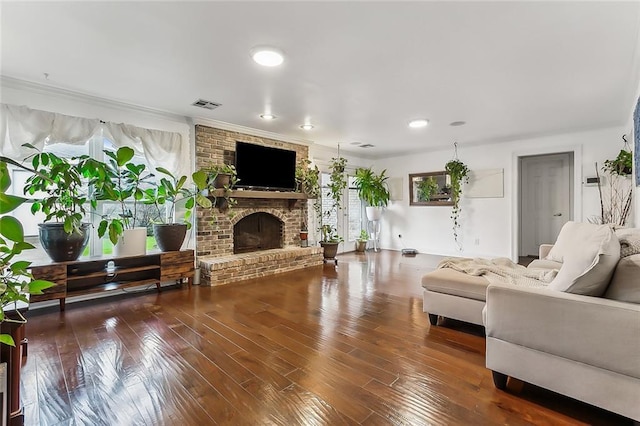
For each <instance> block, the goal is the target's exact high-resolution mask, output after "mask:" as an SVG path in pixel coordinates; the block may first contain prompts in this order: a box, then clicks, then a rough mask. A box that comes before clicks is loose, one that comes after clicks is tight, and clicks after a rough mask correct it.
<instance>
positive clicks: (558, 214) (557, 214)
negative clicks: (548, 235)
mask: <svg viewBox="0 0 640 426" xmlns="http://www.w3.org/2000/svg"><path fill="white" fill-rule="evenodd" d="M554 216H562V213H556V214H554Z"/></svg>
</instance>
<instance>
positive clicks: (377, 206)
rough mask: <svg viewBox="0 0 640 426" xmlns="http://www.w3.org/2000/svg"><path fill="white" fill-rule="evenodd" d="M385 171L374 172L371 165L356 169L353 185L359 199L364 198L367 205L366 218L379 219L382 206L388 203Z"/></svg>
mask: <svg viewBox="0 0 640 426" xmlns="http://www.w3.org/2000/svg"><path fill="white" fill-rule="evenodd" d="M386 172H387V171H386V170H383V171H382V172H381V173H380V174H376V173H375V172H374V171H373V170H371V167H369V168H358V169H356V175H355V179H354V185H355V187H356V189H357V191H358V196H359V197H360V199H362V200H364V201H365V202H366V203H367V204H368V206H367V209H366V211H367V218H368V219H369V220H380V217H381V216H382V208H383V207H386V206H387V205H388V204H389V189H388V188H387V179H389V177H388V176H385V173H386Z"/></svg>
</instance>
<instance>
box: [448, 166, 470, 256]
mask: <svg viewBox="0 0 640 426" xmlns="http://www.w3.org/2000/svg"><path fill="white" fill-rule="evenodd" d="M444 169H445V171H446V172H447V174H448V175H449V176H450V177H451V200H452V201H453V209H452V210H451V219H452V220H453V239H454V240H455V242H456V244H457V245H458V248H459V249H460V250H462V245H461V244H460V242H459V241H458V229H459V228H460V211H461V208H460V197H461V196H462V184H463V183H468V182H469V168H468V167H467V166H466V165H465V164H464V163H463V162H462V161H460V160H458V159H457V158H456V159H454V160H451V161H449V162H448V163H447V164H446V165H445V166H444Z"/></svg>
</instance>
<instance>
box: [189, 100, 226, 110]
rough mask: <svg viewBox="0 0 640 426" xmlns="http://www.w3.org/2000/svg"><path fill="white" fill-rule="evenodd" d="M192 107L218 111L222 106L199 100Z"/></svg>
mask: <svg viewBox="0 0 640 426" xmlns="http://www.w3.org/2000/svg"><path fill="white" fill-rule="evenodd" d="M191 105H193V106H197V107H200V108H205V109H216V108H218V107H219V106H221V105H222V104H217V103H215V102H211V101H205V100H204V99H198V100H197V101H195V102H194V103H192V104H191Z"/></svg>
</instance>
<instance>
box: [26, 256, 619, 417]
mask: <svg viewBox="0 0 640 426" xmlns="http://www.w3.org/2000/svg"><path fill="white" fill-rule="evenodd" d="M437 261H438V259H437V258H435V257H430V256H425V255H418V256H417V257H415V258H403V257H401V256H400V255H399V253H397V252H389V251H383V252H380V253H366V254H360V255H356V254H347V255H343V256H341V257H340V262H339V266H338V267H337V268H335V267H334V266H333V265H325V266H323V267H317V268H313V269H309V270H304V271H298V272H292V273H287V274H283V275H278V276H272V277H268V278H264V279H257V280H251V281H245V282H243V283H240V284H230V285H227V286H224V287H214V288H211V287H193V288H191V289H187V288H186V287H185V288H183V289H179V288H176V289H167V290H164V291H163V292H162V293H160V294H157V293H155V292H149V293H145V294H137V295H132V294H129V295H126V297H118V298H112V299H109V300H101V301H93V302H83V303H77V304H68V305H67V310H66V312H63V313H61V312H57V310H52V309H47V310H46V311H45V310H40V311H31V312H30V316H29V322H28V324H27V336H28V338H29V354H28V357H27V358H26V361H25V365H24V370H23V376H22V399H23V403H24V407H25V414H26V418H25V420H26V424H27V425H57V424H61V425H71V424H77V425H210V424H211V425H213V424H232V425H244V424H246V425H259V424H278V425H299V424H305V425H306V424H309V425H338V424H358V423H362V424H381V425H382V424H384V425H387V424H393V425H408V424H410V425H422V424H435V425H459V424H460V425H476V424H486V425H491V424H509V425H531V424H535V425H550V424H561V425H562V424H567V425H568V424H625V423H630V422H629V421H628V420H627V419H623V418H620V417H618V416H615V415H613V414H611V413H608V412H605V411H602V410H599V409H596V408H594V407H591V406H588V405H586V404H582V403H580V402H577V401H574V400H571V399H569V398H566V397H562V396H559V395H556V394H553V393H551V392H548V391H546V390H543V389H539V388H536V387H534V386H531V385H526V384H525V385H523V384H522V383H518V382H515V381H511V382H510V385H509V391H508V392H502V391H499V390H497V389H495V388H494V386H493V383H492V379H491V373H490V372H489V371H488V370H486V369H485V367H484V355H483V354H484V347H485V344H484V338H483V334H482V332H483V331H482V328H480V327H476V326H471V325H469V324H464V323H459V322H455V321H451V320H446V321H441V325H440V326H438V327H430V326H429V321H428V318H427V315H426V314H425V313H423V312H422V299H421V287H420V277H421V276H422V274H424V273H425V272H427V271H428V270H430V269H432V268H433V267H434V266H435V264H436V263H437Z"/></svg>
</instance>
